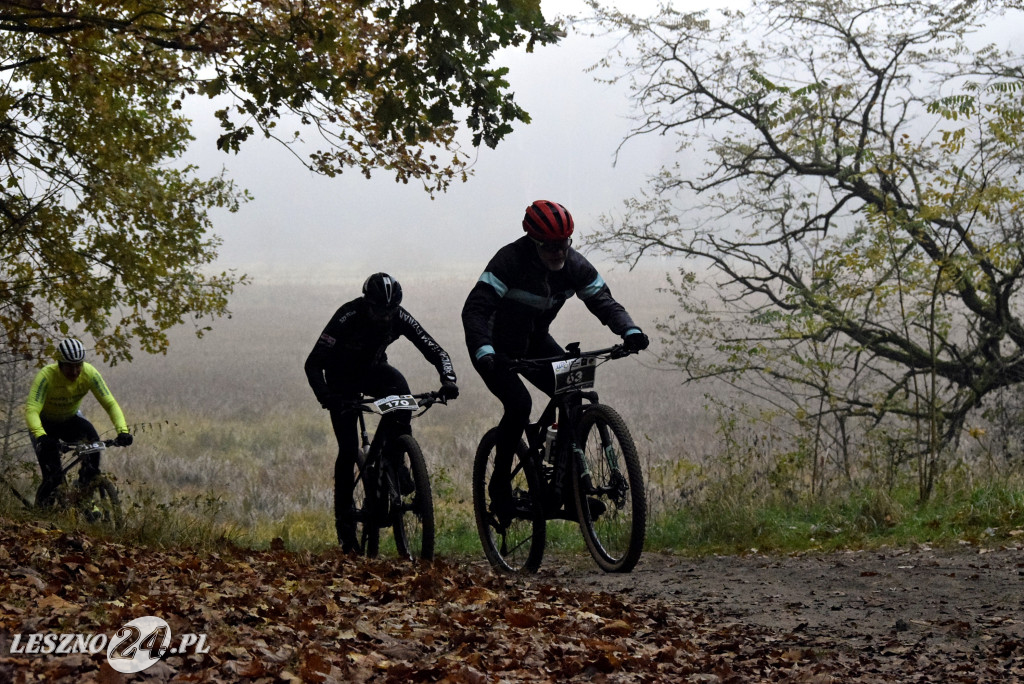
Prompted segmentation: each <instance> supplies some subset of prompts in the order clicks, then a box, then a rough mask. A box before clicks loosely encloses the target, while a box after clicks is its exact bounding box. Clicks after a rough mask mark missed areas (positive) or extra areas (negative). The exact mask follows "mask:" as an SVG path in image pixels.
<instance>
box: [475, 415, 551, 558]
mask: <svg viewBox="0 0 1024 684" xmlns="http://www.w3.org/2000/svg"><path fill="white" fill-rule="evenodd" d="M497 435H498V432H497V428H491V429H490V430H488V431H487V434H485V435H484V437H483V439H482V440H480V446H478V447H477V450H476V456H475V457H474V459H473V511H474V512H475V514H476V528H477V533H478V534H479V535H480V542H481V544H482V545H483V548H484V555H485V556H487V560H488V562H490V564H491V567H493V568H494V569H495V570H497V571H498V572H506V573H509V572H511V573H518V572H536V571H537V568H539V567H540V561H541V559H542V558H543V556H544V544H545V543H546V541H547V521H546V519H545V518H544V507H543V503H542V499H541V492H542V491H543V489H542V488H543V484H542V483H541V482H540V479H539V475H538V474H537V469H536V468H533V467H532V466H531V464H530V463H529V458H528V456H527V453H528V451H527V448H526V443H525V442H523V441H521V440H520V442H519V447H518V448H517V449H516V453H515V455H514V456H513V458H512V470H511V475H512V477H511V484H512V500H511V506H508V507H507V508H506V510H496V506H495V504H494V502H493V501H492V500H491V493H490V487H489V485H490V482H491V477H492V476H493V475H494V457H495V445H496V444H497V441H498V436H497Z"/></svg>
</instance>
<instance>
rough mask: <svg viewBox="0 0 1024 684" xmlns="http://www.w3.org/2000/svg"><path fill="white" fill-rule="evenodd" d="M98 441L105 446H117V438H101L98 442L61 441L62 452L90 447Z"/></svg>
mask: <svg viewBox="0 0 1024 684" xmlns="http://www.w3.org/2000/svg"><path fill="white" fill-rule="evenodd" d="M97 443H99V444H102V445H103V446H105V447H112V446H117V440H116V439H101V440H98V441H97V442H60V452H61V453H62V454H66V453H68V452H69V451H74V450H75V449H79V448H82V447H89V446H92V445H93V444H97Z"/></svg>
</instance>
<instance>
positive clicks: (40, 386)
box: [25, 339, 132, 506]
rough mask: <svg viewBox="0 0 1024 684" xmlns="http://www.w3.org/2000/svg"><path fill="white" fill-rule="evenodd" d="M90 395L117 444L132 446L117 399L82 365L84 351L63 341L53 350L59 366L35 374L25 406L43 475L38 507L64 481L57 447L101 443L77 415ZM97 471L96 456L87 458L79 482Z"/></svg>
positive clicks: (49, 501)
mask: <svg viewBox="0 0 1024 684" xmlns="http://www.w3.org/2000/svg"><path fill="white" fill-rule="evenodd" d="M89 392H92V394H93V396H94V397H96V400H97V401H99V403H100V406H102V407H103V408H104V409H105V410H106V412H107V415H108V416H110V421H111V422H112V423H113V424H114V429H115V430H117V445H118V446H128V445H129V444H131V443H132V435H131V433H129V432H128V424H127V423H126V422H125V419H124V413H122V412H121V407H120V406H118V404H117V400H116V399H114V395H113V394H111V392H110V390H109V389H108V388H107V384H106V383H105V382H104V381H103V376H101V375H100V372H99V371H98V370H96V368H95V367H93V366H92V365H91V364H88V363H86V362H85V347H84V346H83V345H82V343H81V342H79V341H78V340H75V339H66V340H64V341H62V342H61V343H60V344H59V345H57V363H51V364H50V365H48V366H44V367H43V368H41V369H40V370H39V372H38V373H36V377H35V379H34V380H33V381H32V389H31V390H29V393H28V400H27V401H26V402H25V422H26V423H27V424H28V430H29V433H30V436H31V438H32V446H33V447H34V448H35V452H36V458H37V459H38V460H39V469H40V470H41V471H42V475H43V481H42V484H40V485H39V489H38V490H37V491H36V505H37V506H49V505H51V504H52V503H53V495H54V492H55V491H56V490H57V487H59V486H60V485H61V483H62V482H63V480H64V476H63V473H61V464H60V442H61V441H64V442H79V441H82V440H84V441H87V442H95V441H98V440H99V438H100V437H99V434H98V433H97V432H96V428H95V427H93V424H92V423H90V422H89V421H88V420H86V418H85V416H83V415H82V413H81V411H80V410H79V408H80V407H81V405H82V399H84V398H85V395H86V394H88V393H89ZM99 472H100V456H99V454H93V455H91V456H88V457H86V459H85V461H84V462H83V463H82V466H81V469H80V470H79V472H78V478H79V481H80V482H81V483H82V484H86V483H88V482H89V481H90V480H91V479H92V478H94V477H96V475H98V474H99Z"/></svg>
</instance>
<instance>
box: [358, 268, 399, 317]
mask: <svg viewBox="0 0 1024 684" xmlns="http://www.w3.org/2000/svg"><path fill="white" fill-rule="evenodd" d="M363 298H364V299H366V301H367V303H369V304H372V305H373V306H374V307H376V308H378V309H385V310H387V309H397V308H398V305H399V304H401V303H402V286H401V285H399V284H398V281H397V280H395V279H394V278H392V277H391V276H389V275H388V274H387V273H374V274H373V275H372V276H370V277H369V278H367V279H366V282H364V283H363Z"/></svg>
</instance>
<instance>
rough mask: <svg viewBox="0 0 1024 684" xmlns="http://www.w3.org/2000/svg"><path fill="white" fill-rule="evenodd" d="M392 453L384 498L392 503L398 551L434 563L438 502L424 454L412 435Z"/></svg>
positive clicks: (400, 441)
mask: <svg viewBox="0 0 1024 684" xmlns="http://www.w3.org/2000/svg"><path fill="white" fill-rule="evenodd" d="M388 450H389V451H390V455H389V457H388V468H387V472H388V476H387V478H386V482H387V484H388V486H387V487H386V492H385V493H383V495H384V496H386V497H388V498H389V499H390V501H391V505H390V506H389V508H390V512H391V516H392V521H393V522H392V529H393V530H394V534H395V548H396V549H397V550H398V555H399V556H401V557H403V558H406V559H408V560H416V559H417V558H422V559H423V560H428V561H429V560H433V559H434V498H433V495H432V494H431V493H430V477H429V475H428V474H427V463H426V461H424V460H423V451H422V450H421V449H420V445H419V443H417V442H416V440H415V439H413V437H412V436H411V435H399V436H398V437H397V438H396V439H394V440H393V441H392V442H391V445H390V446H389V447H388ZM410 475H411V476H412V482H411V483H410V482H409V481H408V478H409V476H410Z"/></svg>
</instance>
